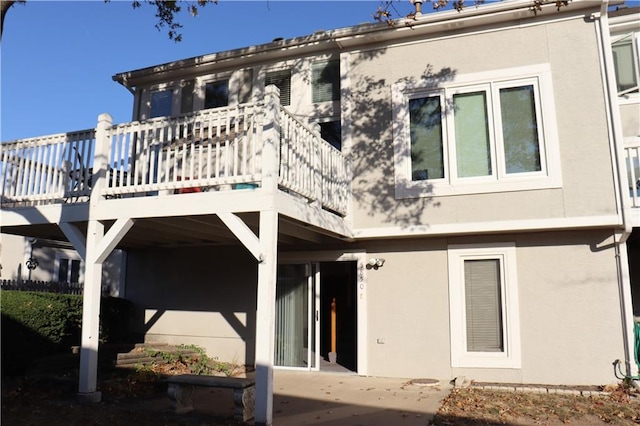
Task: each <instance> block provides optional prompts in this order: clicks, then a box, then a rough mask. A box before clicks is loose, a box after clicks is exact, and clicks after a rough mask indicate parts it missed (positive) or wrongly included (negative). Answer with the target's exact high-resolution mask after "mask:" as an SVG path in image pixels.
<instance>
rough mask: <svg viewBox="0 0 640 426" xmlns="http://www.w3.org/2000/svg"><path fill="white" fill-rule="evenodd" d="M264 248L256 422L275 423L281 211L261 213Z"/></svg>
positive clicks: (262, 425)
mask: <svg viewBox="0 0 640 426" xmlns="http://www.w3.org/2000/svg"><path fill="white" fill-rule="evenodd" d="M260 247H261V251H262V253H264V254H265V255H264V259H263V261H262V262H260V263H258V292H257V298H258V303H257V305H258V306H257V313H256V395H255V398H256V399H255V404H256V405H255V424H256V426H257V425H260V426H270V425H271V424H272V422H273V364H274V340H275V306H276V277H277V268H278V251H277V250H278V213H277V212H276V211H273V210H267V211H262V212H260Z"/></svg>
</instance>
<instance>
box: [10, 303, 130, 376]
mask: <svg viewBox="0 0 640 426" xmlns="http://www.w3.org/2000/svg"><path fill="white" fill-rule="evenodd" d="M0 294H1V298H0V311H1V312H2V325H1V336H2V372H3V373H17V372H21V371H23V370H24V369H25V368H26V367H27V366H28V365H29V363H31V362H32V361H33V360H35V359H36V358H39V357H42V356H46V355H49V354H52V353H57V352H67V351H69V348H70V347H71V346H73V345H79V344H80V339H81V337H80V336H81V329H82V296H78V295H65V294H54V293H36V292H28V291H9V290H2V292H1V293H0ZM132 311H133V305H132V304H131V302H129V301H127V300H124V299H117V298H113V297H106V298H103V300H102V303H101V321H100V329H101V333H100V334H101V338H102V339H103V340H106V341H111V342H122V341H125V340H126V339H127V338H128V336H129V331H130V328H129V321H130V315H131V312H132Z"/></svg>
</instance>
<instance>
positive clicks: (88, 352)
mask: <svg viewBox="0 0 640 426" xmlns="http://www.w3.org/2000/svg"><path fill="white" fill-rule="evenodd" d="M103 236H104V225H103V224H102V223H100V222H99V221H97V220H90V221H89V224H88V225H87V253H86V255H87V260H86V262H85V272H84V291H83V295H82V348H81V350H80V383H79V386H78V394H79V396H80V397H81V398H82V399H86V400H87V401H92V402H98V401H100V398H101V395H100V392H97V391H96V388H97V381H98V341H99V338H100V296H101V290H102V289H101V286H102V263H98V262H96V257H97V256H96V251H97V248H98V243H99V242H100V240H101V239H102V237H103Z"/></svg>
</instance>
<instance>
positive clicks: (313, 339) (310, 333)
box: [274, 261, 320, 371]
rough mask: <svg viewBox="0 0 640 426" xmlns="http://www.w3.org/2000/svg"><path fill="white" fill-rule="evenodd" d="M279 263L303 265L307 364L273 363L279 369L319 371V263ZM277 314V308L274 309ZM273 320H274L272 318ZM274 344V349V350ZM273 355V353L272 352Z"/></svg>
mask: <svg viewBox="0 0 640 426" xmlns="http://www.w3.org/2000/svg"><path fill="white" fill-rule="evenodd" d="M280 265H304V267H305V272H306V276H307V358H306V359H307V366H306V367H295V366H286V365H277V364H275V359H274V368H275V369H280V370H298V371H319V370H320V263H319V262H296V261H292V262H280V263H278V266H280ZM277 285H278V284H277V282H276V286H277ZM276 315H277V310H276ZM274 321H275V320H274ZM275 349H276V348H275V345H274V351H275ZM274 357H275V354H274Z"/></svg>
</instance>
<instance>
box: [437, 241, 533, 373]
mask: <svg viewBox="0 0 640 426" xmlns="http://www.w3.org/2000/svg"><path fill="white" fill-rule="evenodd" d="M516 251H517V250H516V246H515V244H513V243H492V244H465V245H450V246H449V247H448V248H447V257H448V270H449V310H450V318H449V319H450V327H451V366H452V367H469V368H520V367H521V365H522V359H521V358H522V357H521V348H520V315H519V302H518V282H517V281H518V279H517V277H518V271H517V261H516Z"/></svg>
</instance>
